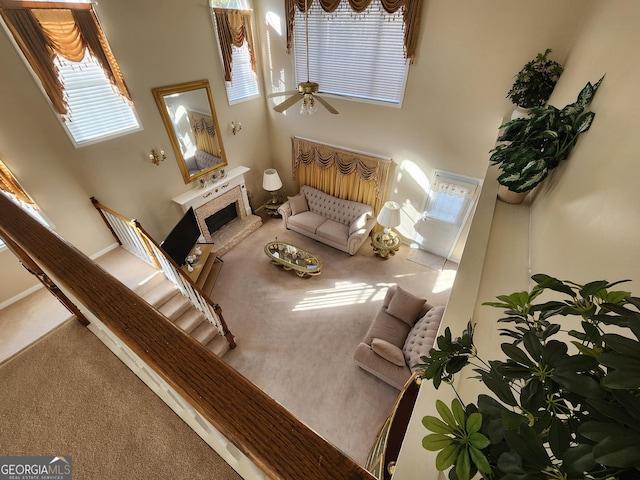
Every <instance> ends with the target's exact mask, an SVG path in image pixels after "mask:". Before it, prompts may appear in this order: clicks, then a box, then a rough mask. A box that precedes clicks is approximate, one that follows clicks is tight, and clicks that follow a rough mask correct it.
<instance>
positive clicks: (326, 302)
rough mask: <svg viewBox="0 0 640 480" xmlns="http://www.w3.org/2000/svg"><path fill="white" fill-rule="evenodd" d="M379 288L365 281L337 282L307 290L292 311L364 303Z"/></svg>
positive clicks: (374, 294)
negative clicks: (332, 284)
mask: <svg viewBox="0 0 640 480" xmlns="http://www.w3.org/2000/svg"><path fill="white" fill-rule="evenodd" d="M379 288H380V287H376V286H373V285H369V284H367V283H351V282H338V283H336V284H335V287H333V288H323V289H320V290H309V291H308V292H306V295H305V297H304V298H303V299H302V300H300V302H299V303H298V304H297V305H296V306H295V307H294V308H293V311H294V312H300V311H303V310H315V309H318V308H334V307H344V306H346V305H355V304H358V303H366V302H368V301H370V300H371V299H372V298H373V297H374V296H376V294H377V293H378V290H379ZM385 288H386V287H385Z"/></svg>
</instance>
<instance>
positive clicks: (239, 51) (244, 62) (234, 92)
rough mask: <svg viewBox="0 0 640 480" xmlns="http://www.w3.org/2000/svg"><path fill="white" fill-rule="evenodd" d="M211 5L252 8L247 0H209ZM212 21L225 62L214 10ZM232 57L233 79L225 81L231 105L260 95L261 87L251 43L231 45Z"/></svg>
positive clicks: (243, 8)
mask: <svg viewBox="0 0 640 480" xmlns="http://www.w3.org/2000/svg"><path fill="white" fill-rule="evenodd" d="M209 6H210V7H211V8H227V9H230V10H249V9H250V6H249V4H248V2H247V0H209ZM211 21H212V22H213V29H214V30H215V33H216V43H217V44H218V53H219V54H220V62H223V59H222V51H221V50H220V39H219V38H218V26H217V24H216V20H215V16H214V15H213V12H212V15H211ZM231 59H232V61H231V68H232V71H231V81H230V82H225V87H226V90H227V100H228V101H229V105H232V104H234V103H238V102H240V101H242V100H249V99H251V98H255V97H257V96H259V95H260V89H259V87H258V77H257V75H256V73H255V72H254V71H253V69H252V68H251V56H250V55H249V45H248V43H247V42H246V41H245V42H244V43H243V44H242V46H241V47H236V46H232V47H231Z"/></svg>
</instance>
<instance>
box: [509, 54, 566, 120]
mask: <svg viewBox="0 0 640 480" xmlns="http://www.w3.org/2000/svg"><path fill="white" fill-rule="evenodd" d="M550 53H551V49H550V48H547V49H546V50H545V52H544V53H539V54H538V55H537V56H536V58H534V59H533V60H531V61H529V62H527V63H526V64H525V66H524V67H522V70H520V71H519V72H518V73H517V74H516V76H515V81H514V82H513V86H512V87H511V90H509V93H507V98H508V99H509V100H511V102H512V103H513V104H514V105H516V106H517V107H520V108H522V109H530V108H533V107H540V106H542V105H544V104H545V103H547V100H549V97H550V96H551V93H552V92H553V89H554V88H555V86H556V83H557V82H558V79H559V78H560V75H562V72H563V71H564V69H563V67H562V65H560V64H559V63H558V62H556V61H554V60H550V59H549V58H547V56H548V55H549V54H550Z"/></svg>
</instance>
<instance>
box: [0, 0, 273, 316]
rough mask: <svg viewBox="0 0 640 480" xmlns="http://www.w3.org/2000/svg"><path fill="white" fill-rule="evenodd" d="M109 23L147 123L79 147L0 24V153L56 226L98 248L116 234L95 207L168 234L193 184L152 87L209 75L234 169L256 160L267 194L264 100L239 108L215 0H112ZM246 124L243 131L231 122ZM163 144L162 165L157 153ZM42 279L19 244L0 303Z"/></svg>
mask: <svg viewBox="0 0 640 480" xmlns="http://www.w3.org/2000/svg"><path fill="white" fill-rule="evenodd" d="M96 11H97V13H98V16H99V18H100V21H101V24H102V27H103V29H104V30H105V32H106V34H107V37H108V38H109V41H110V45H111V48H112V50H113V52H114V54H115V56H116V58H117V59H118V63H119V65H120V67H121V69H122V72H123V74H124V76H125V79H126V82H127V85H128V87H129V89H130V91H131V94H132V96H133V100H134V102H135V106H136V109H137V112H138V115H139V117H140V121H141V123H142V126H143V130H142V131H140V132H137V133H134V134H130V135H126V136H123V137H119V138H116V139H113V140H109V141H106V142H102V143H98V144H95V145H91V146H87V147H83V148H79V149H76V148H74V147H73V146H72V144H71V142H70V141H69V139H68V138H67V136H66V134H65V133H64V131H63V129H62V127H61V126H60V124H59V122H58V120H57V119H56V118H55V116H54V114H53V113H52V111H51V109H50V108H49V105H48V103H47V100H45V97H44V96H43V95H42V93H41V92H40V90H39V89H38V87H37V86H36V83H35V81H34V80H33V78H32V77H31V75H30V73H29V72H28V70H27V68H26V67H25V65H24V63H23V62H22V60H21V59H20V57H19V55H18V53H17V52H16V49H15V48H14V46H13V44H12V43H11V41H10V40H9V38H8V36H7V34H6V33H5V32H4V30H3V31H2V32H0V62H1V63H2V76H1V77H0V105H2V111H1V112H0V158H2V160H3V161H4V162H5V163H6V164H7V165H8V166H9V168H10V169H11V170H12V171H13V172H14V173H15V175H16V176H17V178H18V179H19V181H20V182H21V183H22V184H23V186H24V188H25V189H26V190H27V191H28V192H29V193H30V194H31V195H32V196H33V197H34V199H35V201H36V202H37V203H38V204H39V205H40V206H41V207H42V209H43V210H44V212H45V213H46V215H47V216H48V217H49V218H50V219H51V220H52V221H53V223H54V224H55V226H56V231H57V232H58V233H59V234H60V235H62V236H63V237H65V238H66V239H67V240H69V241H70V242H71V243H73V244H74V245H76V246H77V247H78V248H79V249H80V250H82V251H83V252H84V253H86V254H88V255H91V254H95V253H96V252H99V251H101V250H103V249H104V248H105V247H107V246H108V245H110V244H112V243H113V242H114V239H113V237H112V236H111V235H110V234H109V232H108V231H107V229H106V227H105V226H104V224H103V223H102V220H101V219H100V217H99V216H98V214H97V212H96V211H95V209H94V208H93V206H92V205H91V203H90V201H89V198H90V197H91V196H95V197H96V198H98V200H100V201H101V202H102V203H104V204H105V205H107V206H109V207H111V208H113V209H114V210H116V211H118V212H120V213H122V214H123V215H125V216H127V217H131V218H137V219H138V220H139V221H140V222H141V223H142V225H143V226H144V227H145V228H146V229H147V230H148V231H149V232H150V234H151V235H152V236H153V237H154V238H156V239H159V240H161V239H162V238H164V236H165V235H166V234H167V233H168V231H169V230H170V229H171V227H172V226H173V224H174V223H175V222H176V221H177V220H178V218H179V215H180V212H181V210H180V207H178V206H177V205H175V204H173V203H172V202H171V198H172V197H175V196H176V195H178V194H180V193H183V192H185V191H186V190H188V189H189V188H191V186H188V185H185V184H184V182H183V180H182V177H181V175H180V171H179V170H178V166H177V164H176V162H175V157H174V154H173V150H172V149H171V144H170V143H169V139H168V137H167V133H166V130H165V128H164V125H163V124H162V120H161V118H160V114H159V112H158V109H157V107H156V104H155V102H154V99H153V95H152V93H151V89H152V88H153V87H159V86H167V85H172V84H176V83H181V82H187V81H193V80H201V79H208V80H209V82H210V84H211V91H212V96H213V100H214V103H215V108H216V113H217V115H218V119H219V121H220V124H221V125H220V126H221V130H222V140H223V142H224V147H225V150H226V153H227V157H228V162H229V167H230V168H231V167H235V166H239V165H245V166H248V167H250V168H251V171H250V172H249V174H248V176H247V189H248V190H249V192H252V193H255V194H256V196H257V197H258V198H257V200H258V201H261V198H260V197H261V196H264V197H265V198H263V199H262V201H263V200H264V199H266V193H265V192H263V191H262V188H261V180H262V170H263V169H264V165H265V164H266V165H267V166H269V165H270V154H269V151H270V149H269V138H268V129H267V128H265V124H266V116H265V105H264V101H263V100H261V99H257V100H252V101H248V102H245V103H242V104H239V105H235V106H229V105H228V102H227V97H226V93H225V89H224V82H223V74H222V70H221V66H220V60H219V54H218V50H217V46H216V43H215V37H214V32H213V27H212V24H211V18H210V15H209V12H208V8H207V2H206V1H203V0H188V1H181V2H176V1H172V0H158V1H153V2H152V1H149V0H141V1H136V2H129V1H125V0H112V1H109V2H106V3H102V2H101V3H100V4H99V5H97V6H96ZM232 120H239V121H241V122H242V125H243V129H242V131H241V132H240V133H239V134H238V135H236V136H234V135H233V134H232V133H231V129H230V127H229V123H230V122H231V121H232ZM152 148H156V149H163V150H164V151H165V152H166V154H167V160H166V161H164V162H163V163H162V164H161V165H160V166H154V165H153V164H151V163H150V162H149V161H148V159H147V157H146V153H148V152H149V151H150V150H151V149H152ZM36 284H37V282H36V281H35V280H34V279H33V278H32V277H31V276H30V275H29V274H28V273H26V271H24V269H22V267H20V265H19V264H18V262H17V260H16V258H15V257H14V256H13V255H12V254H11V253H10V252H7V251H5V252H0V304H2V303H3V302H4V301H6V300H7V299H10V298H13V297H15V296H16V295H18V294H20V293H21V292H23V291H25V290H26V289H28V288H29V287H31V286H33V285H36Z"/></svg>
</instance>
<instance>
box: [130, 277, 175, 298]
mask: <svg viewBox="0 0 640 480" xmlns="http://www.w3.org/2000/svg"><path fill="white" fill-rule="evenodd" d="M165 282H168V280H167V279H166V277H165V276H164V273H162V272H161V271H157V272H156V273H155V274H154V275H152V276H150V277H148V278H146V279H144V280H143V281H142V282H141V283H140V284H138V286H136V287H135V288H134V289H133V290H134V291H135V292H136V293H137V294H138V295H140V296H141V297H144V295H145V294H146V293H148V292H149V291H151V290H153V289H154V288H156V287H157V286H158V285H161V284H162V283H165Z"/></svg>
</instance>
